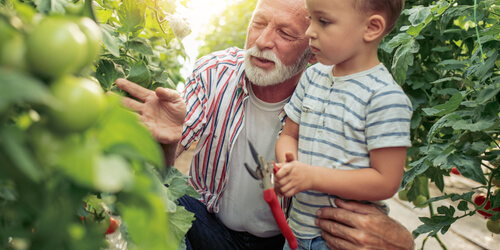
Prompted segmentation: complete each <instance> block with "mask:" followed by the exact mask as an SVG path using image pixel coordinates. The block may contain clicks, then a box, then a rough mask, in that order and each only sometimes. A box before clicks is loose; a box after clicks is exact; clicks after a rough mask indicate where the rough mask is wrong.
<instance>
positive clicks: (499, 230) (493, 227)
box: [474, 194, 500, 234]
mask: <svg viewBox="0 0 500 250" xmlns="http://www.w3.org/2000/svg"><path fill="white" fill-rule="evenodd" d="M485 202H486V204H485ZM474 204H476V205H477V206H482V205H483V204H485V205H484V208H483V209H479V210H478V211H477V212H478V213H479V214H481V215H482V216H484V218H485V219H487V221H486V227H487V228H488V230H490V232H492V233H495V234H500V221H498V220H495V221H494V220H492V219H491V216H493V214H491V213H489V212H486V211H488V210H490V209H491V202H490V201H489V200H487V196H486V194H478V195H476V197H474ZM491 211H494V212H499V211H500V207H496V208H493V209H491Z"/></svg>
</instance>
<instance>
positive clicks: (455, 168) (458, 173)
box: [451, 167, 460, 175]
mask: <svg viewBox="0 0 500 250" xmlns="http://www.w3.org/2000/svg"><path fill="white" fill-rule="evenodd" d="M451 173H452V174H456V175H460V172H459V171H458V168H457V167H452V168H451Z"/></svg>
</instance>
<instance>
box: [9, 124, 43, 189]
mask: <svg viewBox="0 0 500 250" xmlns="http://www.w3.org/2000/svg"><path fill="white" fill-rule="evenodd" d="M0 148H2V151H4V152H5V154H6V155H7V157H9V158H10V160H11V162H12V163H13V164H14V165H15V166H17V168H19V170H20V171H21V172H23V173H24V174H25V175H26V176H28V177H29V178H30V179H31V180H33V181H35V182H38V181H40V180H41V179H42V177H43V172H42V171H41V169H40V168H39V167H38V166H37V164H36V163H35V160H34V159H33V157H32V155H31V153H30V151H29V150H28V148H27V146H26V145H25V144H24V143H23V136H22V134H21V131H19V130H18V129H17V128H15V127H5V126H0Z"/></svg>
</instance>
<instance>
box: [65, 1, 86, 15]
mask: <svg viewBox="0 0 500 250" xmlns="http://www.w3.org/2000/svg"><path fill="white" fill-rule="evenodd" d="M83 4H84V3H83V1H80V2H76V3H73V2H69V3H68V4H67V5H66V6H64V10H65V11H66V13H67V14H69V15H75V16H80V15H81V14H82V11H83Z"/></svg>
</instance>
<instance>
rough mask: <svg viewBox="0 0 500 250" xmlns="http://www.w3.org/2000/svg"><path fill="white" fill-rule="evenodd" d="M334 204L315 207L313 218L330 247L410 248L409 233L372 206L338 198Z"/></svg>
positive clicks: (411, 237)
mask: <svg viewBox="0 0 500 250" xmlns="http://www.w3.org/2000/svg"><path fill="white" fill-rule="evenodd" d="M335 204H336V205H337V206H338V208H333V207H328V208H322V209H320V210H318V214H317V215H318V218H317V219H316V225H317V226H319V227H320V228H321V229H322V230H323V231H322V236H323V238H324V239H325V240H326V242H327V246H328V247H329V248H330V249H401V250H412V249H414V247H415V243H414V239H413V236H412V234H411V233H410V232H409V231H408V230H407V229H406V228H405V227H404V226H403V225H401V224H400V223H399V222H397V221H396V220H394V219H392V218H390V217H389V216H387V215H385V214H384V213H382V212H381V211H379V210H378V209H377V208H375V207H374V206H371V205H367V204H362V203H359V202H356V201H343V200H341V199H335Z"/></svg>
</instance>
